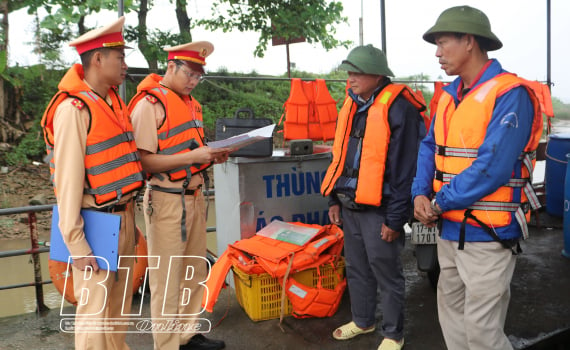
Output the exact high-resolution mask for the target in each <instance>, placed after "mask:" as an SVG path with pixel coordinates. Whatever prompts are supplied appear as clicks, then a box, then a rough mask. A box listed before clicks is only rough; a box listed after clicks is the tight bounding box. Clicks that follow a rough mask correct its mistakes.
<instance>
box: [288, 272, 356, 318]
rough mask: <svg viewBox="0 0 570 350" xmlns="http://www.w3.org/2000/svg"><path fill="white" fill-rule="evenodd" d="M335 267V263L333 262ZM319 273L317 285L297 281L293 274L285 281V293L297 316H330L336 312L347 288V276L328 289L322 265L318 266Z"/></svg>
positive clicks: (294, 314)
mask: <svg viewBox="0 0 570 350" xmlns="http://www.w3.org/2000/svg"><path fill="white" fill-rule="evenodd" d="M331 265H332V267H333V269H334V264H332V263H331ZM316 268H317V271H318V272H317V273H318V276H319V279H318V282H317V286H316V287H310V286H307V285H305V284H303V283H300V282H299V281H297V280H296V279H295V278H294V277H293V276H291V277H289V278H288V279H287V281H286V282H285V294H286V295H287V298H289V301H290V302H291V306H292V309H293V312H292V314H293V316H294V317H295V318H307V317H330V316H332V315H334V314H335V313H336V310H338V306H339V305H340V300H341V299H342V293H343V292H344V289H345V288H346V278H343V279H341V277H340V276H338V277H337V278H338V279H339V281H340V283H338V284H337V285H336V286H335V287H334V289H332V290H331V289H326V288H323V286H322V275H321V272H320V267H319V266H317V267H316Z"/></svg>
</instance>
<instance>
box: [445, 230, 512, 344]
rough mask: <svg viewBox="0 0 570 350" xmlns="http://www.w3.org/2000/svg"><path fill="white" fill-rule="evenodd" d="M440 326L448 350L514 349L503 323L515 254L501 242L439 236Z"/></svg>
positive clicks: (509, 292)
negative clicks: (459, 243)
mask: <svg viewBox="0 0 570 350" xmlns="http://www.w3.org/2000/svg"><path fill="white" fill-rule="evenodd" d="M437 253H438V259H439V265H440V267H441V273H440V275H439V282H438V285H437V306H438V313H439V324H440V326H441V329H442V331H443V337H444V339H445V343H446V345H447V348H448V349H450V350H462V349H465V350H490V349H493V350H512V349H513V347H512V345H511V343H510V342H509V339H508V338H507V336H506V335H505V332H504V326H505V319H506V316H507V309H508V305H509V300H510V297H511V290H510V283H511V279H512V277H513V272H514V269H515V263H516V256H514V255H512V252H511V251H510V250H508V249H505V248H503V246H501V244H499V243H497V242H465V249H464V250H458V249H457V242H456V241H448V240H443V239H441V238H439V237H438V241H437Z"/></svg>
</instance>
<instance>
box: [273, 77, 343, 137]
mask: <svg viewBox="0 0 570 350" xmlns="http://www.w3.org/2000/svg"><path fill="white" fill-rule="evenodd" d="M284 107H285V123H284V126H283V137H284V139H285V140H298V139H311V140H315V141H320V140H322V141H328V140H332V139H333V138H334V130H335V126H336V119H337V115H338V111H337V108H336V101H335V100H334V99H333V98H332V96H331V95H330V93H329V91H328V89H327V85H326V83H325V80H324V79H316V80H315V81H301V79H299V78H293V79H291V92H290V94H289V98H288V99H287V101H286V102H285V104H284Z"/></svg>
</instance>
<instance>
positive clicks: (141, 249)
mask: <svg viewBox="0 0 570 350" xmlns="http://www.w3.org/2000/svg"><path fill="white" fill-rule="evenodd" d="M135 255H136V256H138V257H139V258H137V259H136V260H135V265H134V267H133V294H135V293H136V292H137V290H138V289H139V288H140V286H141V285H142V284H143V282H144V275H145V272H146V268H147V266H148V258H147V255H148V249H147V245H146V239H145V238H144V235H143V234H142V232H141V230H140V229H139V228H138V227H137V245H136V246H135ZM48 267H49V275H50V277H51V280H52V282H53V285H54V286H55V289H57V291H58V292H59V294H61V295H63V297H64V298H65V300H66V301H67V302H68V303H70V304H73V305H77V300H76V299H75V295H74V292H73V274H72V273H71V266H69V270H68V269H67V263H64V262H61V261H55V260H51V259H50V260H49V261H48ZM66 279H67V288H66V289H65V292H64V288H65V287H66V285H65V280H66Z"/></svg>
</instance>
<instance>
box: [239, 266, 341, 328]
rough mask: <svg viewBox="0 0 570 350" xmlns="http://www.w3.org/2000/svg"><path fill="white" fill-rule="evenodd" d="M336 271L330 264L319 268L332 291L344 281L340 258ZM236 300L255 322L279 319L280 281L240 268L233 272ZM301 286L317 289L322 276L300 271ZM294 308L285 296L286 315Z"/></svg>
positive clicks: (315, 271)
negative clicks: (248, 272)
mask: <svg viewBox="0 0 570 350" xmlns="http://www.w3.org/2000/svg"><path fill="white" fill-rule="evenodd" d="M335 267H336V272H335V269H333V267H332V266H331V264H325V265H322V266H321V267H320V270H321V275H322V286H323V287H325V288H328V289H333V288H334V287H336V285H337V284H338V283H339V282H340V281H339V278H338V277H339V276H340V278H341V279H343V278H344V259H343V258H342V257H341V258H340V259H339V260H338V262H337V264H336V266H335ZM232 270H233V272H234V282H235V289H236V297H237V300H238V302H239V304H240V305H241V307H242V308H243V309H244V311H245V313H246V314H247V315H248V316H249V318H250V319H251V320H252V321H262V320H269V319H272V318H278V317H279V315H280V312H281V289H282V288H281V285H280V284H279V280H278V279H277V278H274V277H271V275H269V274H267V273H262V274H259V275H256V274H253V275H249V274H247V273H245V272H243V271H241V270H240V269H238V268H232ZM293 276H294V277H295V279H296V280H297V281H298V282H299V283H303V284H305V285H307V286H312V287H316V286H317V283H318V281H319V275H318V273H317V269H316V268H312V269H308V270H304V271H299V272H297V273H295V274H293ZM291 312H292V307H291V302H290V301H289V298H287V295H285V308H284V312H283V315H284V316H287V315H291Z"/></svg>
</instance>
